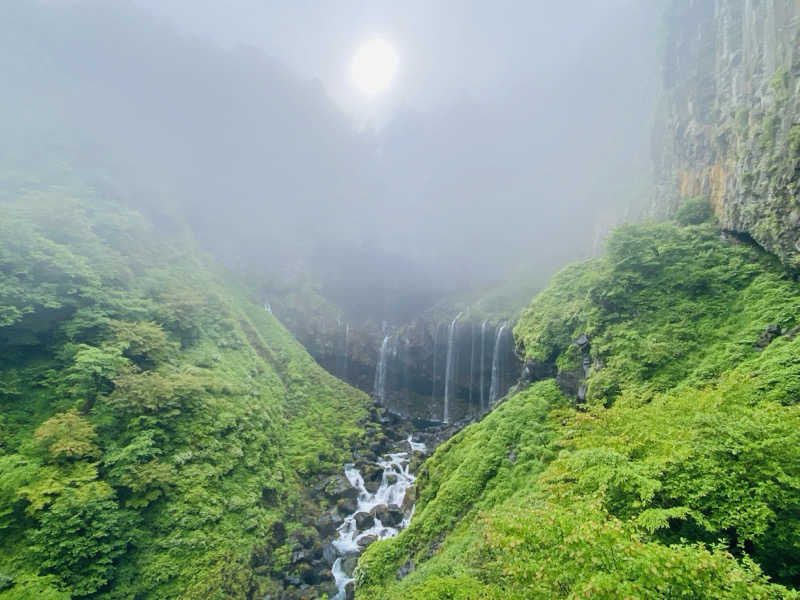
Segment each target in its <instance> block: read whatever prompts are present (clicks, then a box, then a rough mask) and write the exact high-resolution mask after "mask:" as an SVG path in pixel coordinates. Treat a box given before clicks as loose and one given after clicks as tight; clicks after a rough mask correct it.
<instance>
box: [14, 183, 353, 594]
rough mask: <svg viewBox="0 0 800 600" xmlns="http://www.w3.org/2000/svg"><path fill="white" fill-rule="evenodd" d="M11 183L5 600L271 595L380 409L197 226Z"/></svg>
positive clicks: (76, 192)
mask: <svg viewBox="0 0 800 600" xmlns="http://www.w3.org/2000/svg"><path fill="white" fill-rule="evenodd" d="M11 180H12V178H9V179H7V180H6V181H11ZM13 180H14V181H17V182H18V181H19V179H18V178H13ZM2 189H3V190H4V192H3V194H2V196H1V197H0V213H1V214H2V219H0V598H2V600H17V599H19V600H22V599H30V598H37V599H45V600H46V599H53V600H55V599H62V598H64V599H65V598H70V597H74V598H109V599H111V598H158V599H163V598H187V599H188V598H192V599H195V598H232V597H245V596H247V595H249V594H254V595H259V597H262V596H263V595H264V594H265V593H267V592H269V591H270V590H271V589H272V586H273V582H272V580H271V576H272V575H276V574H277V575H280V574H281V573H282V571H283V570H284V569H285V567H286V561H287V560H288V557H289V555H290V550H291V544H292V541H291V539H292V538H291V536H292V532H293V531H295V530H299V529H301V527H302V525H303V524H302V523H301V518H302V516H303V515H304V514H307V506H306V505H305V503H306V502H307V498H306V497H305V495H304V494H305V492H304V489H305V488H304V485H303V484H304V483H305V482H306V481H308V480H309V479H310V478H312V477H315V476H316V475H318V474H320V473H326V472H330V471H331V470H334V469H337V470H338V468H340V465H341V463H342V462H343V461H344V460H345V458H346V456H349V452H350V447H351V445H352V444H353V443H354V442H355V441H356V439H357V438H358V436H359V435H361V428H360V427H359V426H358V421H359V420H361V419H363V418H364V416H365V414H366V403H365V397H364V396H363V395H362V394H361V393H360V392H356V391H355V390H353V389H352V388H349V387H347V386H346V385H344V384H343V383H341V382H339V381H337V380H336V379H334V378H333V377H331V376H330V375H328V374H327V373H325V372H324V371H322V369H321V368H319V367H318V366H317V365H316V364H315V363H314V362H313V361H312V360H311V359H310V357H309V356H308V355H307V354H306V353H305V351H304V350H303V349H302V348H301V347H300V346H299V345H298V344H297V343H296V342H295V341H294V340H293V339H292V338H291V336H290V335H289V334H288V332H287V331H286V330H285V329H283V327H282V326H281V325H280V324H279V323H278V322H277V321H276V320H275V319H274V318H273V317H272V315H270V314H269V313H268V312H267V311H265V310H264V309H263V308H262V307H260V306H257V305H255V304H252V303H251V302H250V301H248V300H247V299H246V296H245V294H243V293H242V292H240V291H237V286H236V284H234V283H233V282H230V281H224V280H223V278H222V277H221V276H219V275H217V274H215V272H214V270H213V269H211V268H210V267H209V264H208V261H207V260H205V259H204V258H203V257H202V256H200V255H199V254H198V253H197V252H196V251H195V250H194V247H193V245H192V243H191V242H190V241H189V239H188V237H187V236H186V235H185V234H183V233H181V231H182V230H180V229H178V230H177V231H172V232H165V231H155V230H154V229H153V228H152V226H151V225H149V224H148V221H147V220H146V219H144V218H143V217H142V216H141V215H140V214H138V213H136V212H134V211H131V210H129V209H126V208H125V207H124V205H123V204H122V203H118V202H115V201H112V200H107V199H104V198H102V197H99V195H98V194H97V193H95V192H93V191H92V190H91V189H86V188H81V187H76V188H74V189H73V188H69V189H67V188H45V187H42V186H40V185H38V186H31V185H18V184H14V185H13V186H12V185H11V184H10V183H7V184H6V187H5V188H2Z"/></svg>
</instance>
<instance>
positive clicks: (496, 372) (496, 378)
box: [489, 322, 506, 407]
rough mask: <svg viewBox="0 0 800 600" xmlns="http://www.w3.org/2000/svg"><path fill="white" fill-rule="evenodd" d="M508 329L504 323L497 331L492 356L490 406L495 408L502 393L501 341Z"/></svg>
mask: <svg viewBox="0 0 800 600" xmlns="http://www.w3.org/2000/svg"><path fill="white" fill-rule="evenodd" d="M505 329H506V323H505V322H503V323H502V324H501V325H500V327H499V328H498V330H497V335H496V337H495V340H494V354H493V355H492V383H491V385H490V386H489V406H490V407H492V406H494V403H495V402H497V396H498V395H499V393H500V341H501V340H502V338H503V332H504V331H505Z"/></svg>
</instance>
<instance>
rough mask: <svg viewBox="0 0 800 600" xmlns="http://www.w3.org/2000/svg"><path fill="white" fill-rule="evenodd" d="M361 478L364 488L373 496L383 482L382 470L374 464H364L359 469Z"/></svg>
mask: <svg viewBox="0 0 800 600" xmlns="http://www.w3.org/2000/svg"><path fill="white" fill-rule="evenodd" d="M361 477H363V478H364V488H366V490H367V491H368V492H369V493H370V494H374V493H375V492H377V491H378V488H379V487H381V481H383V468H382V467H381V466H380V465H376V464H369V463H368V464H366V465H364V466H363V467H362V469H361Z"/></svg>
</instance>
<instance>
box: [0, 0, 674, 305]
mask: <svg viewBox="0 0 800 600" xmlns="http://www.w3.org/2000/svg"><path fill="white" fill-rule="evenodd" d="M0 2H2V0H0ZM658 4H659V2H658V1H657V0H653V1H652V2H650V1H649V0H648V1H646V2H645V1H643V0H567V1H559V2H555V1H553V0H516V1H512V0H492V1H489V0H480V1H478V0H461V1H457V0H402V1H400V0H391V1H390V0H372V1H366V0H328V1H323V0H314V1H312V0H280V1H268V0H224V1H223V0H16V2H15V3H13V4H12V10H10V11H8V12H7V13H6V14H4V17H6V18H5V19H0V56H2V57H3V58H4V59H6V62H7V63H8V65H11V67H12V69H11V71H9V72H8V74H7V79H6V81H8V82H11V83H10V84H9V85H8V86H7V90H4V94H0V104H2V103H3V102H5V103H6V104H8V105H9V107H8V108H7V109H6V110H5V111H3V112H0V122H2V118H3V116H5V117H6V118H7V120H9V125H11V126H13V127H15V128H16V129H17V130H19V131H18V135H19V138H20V139H21V140H25V142H26V143H27V144H28V145H31V146H32V149H31V151H30V155H31V156H32V157H35V156H36V152H38V149H37V148H35V144H34V142H35V140H37V139H40V140H41V143H42V145H43V147H46V148H52V144H50V143H49V141H48V140H50V139H52V138H53V137H55V138H56V139H62V140H65V141H67V142H68V143H69V144H71V145H72V147H73V149H72V150H71V151H70V152H69V158H70V160H71V161H73V162H76V161H77V160H78V159H79V158H80V160H81V161H83V162H82V165H81V167H80V172H89V170H90V169H91V170H92V171H94V170H99V166H100V164H101V163H102V164H104V165H105V166H104V168H105V169H108V170H111V171H112V172H113V175H112V176H110V179H112V180H114V181H116V182H118V185H119V187H121V188H123V189H126V190H127V189H129V188H130V187H131V183H133V184H135V185H136V186H138V187H140V188H142V189H149V190H153V189H157V190H160V191H159V193H163V194H164V196H165V197H166V198H169V199H171V200H173V201H174V202H175V203H177V204H180V205H182V206H184V207H188V208H185V209H184V212H185V213H186V214H188V215H189V218H190V220H191V221H192V222H193V224H194V225H195V230H196V231H197V232H198V235H199V236H200V238H201V239H203V240H204V241H206V242H208V244H209V245H210V246H211V247H213V248H215V249H216V251H218V253H220V254H221V255H224V256H225V258H226V262H228V263H232V264H235V265H242V264H246V265H248V267H249V270H250V271H252V272H256V273H257V274H258V276H259V277H262V278H264V279H268V278H269V277H271V275H270V276H268V275H267V272H268V271H270V270H272V271H276V270H281V271H283V272H285V274H286V273H288V275H287V277H293V276H294V274H295V273H297V272H302V271H303V269H307V268H312V267H313V268H319V267H320V264H321V263H326V260H327V261H328V263H329V264H324V265H323V266H324V269H326V270H328V271H330V272H336V271H337V269H339V268H342V269H344V270H345V271H346V272H345V273H343V274H341V276H340V275H339V274H337V275H336V276H337V277H338V278H339V280H340V284H341V286H340V287H341V288H343V289H353V290H356V289H363V290H366V289H369V290H373V289H379V288H380V289H390V288H391V290H392V291H391V292H386V293H387V294H389V293H391V294H394V295H397V294H399V293H400V291H398V290H408V289H412V288H414V287H415V286H419V287H420V288H427V289H433V292H431V293H432V294H444V293H447V292H451V291H464V290H468V289H471V288H474V287H476V286H483V285H486V284H489V283H492V282H497V281H499V280H502V279H503V278H504V277H507V276H508V274H509V273H512V272H515V271H516V270H517V269H518V268H519V267H520V266H521V265H525V266H531V265H533V266H536V265H544V266H546V267H547V269H549V270H552V269H555V268H558V267H559V266H562V265H563V264H565V263H566V262H568V261H569V260H575V259H581V258H584V257H586V256H587V255H589V254H590V253H591V252H592V249H593V248H594V247H595V241H596V240H597V239H598V232H602V231H603V230H604V228H606V227H607V226H608V225H611V224H613V223H615V222H619V221H620V220H622V219H623V218H624V217H625V214H626V213H625V206H626V205H629V204H631V203H632V202H634V201H638V202H639V203H640V204H641V205H644V204H645V200H646V198H645V197H644V196H645V195H646V193H647V191H646V190H647V187H646V185H643V182H644V181H645V180H646V177H647V173H648V171H649V168H650V162H651V161H650V156H649V155H650V149H649V140H650V132H651V123H652V118H653V116H654V111H655V106H656V102H655V101H656V98H657V91H658V85H657V84H658V78H659V67H658V65H659V61H658V56H657V51H656V49H657V46H658V43H657V39H658V31H659V27H660V25H659V15H658V10H657V6H658ZM154 15H155V18H154ZM159 21H160V22H161V26H158V22H159ZM376 36H377V37H381V38H383V39H385V40H387V41H389V42H390V43H391V44H392V45H393V46H394V47H395V49H396V52H397V55H398V59H399V68H398V73H397V78H396V80H395V81H394V83H393V85H391V86H390V87H389V89H388V90H387V91H386V92H384V93H383V94H382V95H379V96H375V97H372V98H368V97H367V96H366V95H364V94H363V93H362V92H361V91H358V90H357V89H356V87H354V86H353V84H352V81H351V77H350V73H349V69H350V64H351V60H352V58H353V56H354V54H355V53H356V51H357V49H358V48H359V47H360V46H361V45H362V44H363V43H364V42H366V41H368V40H370V39H372V38H375V37H376ZM243 47H245V50H244V51H243V50H242V48H243ZM253 47H254V48H255V49H256V50H257V52H253V51H252V48H253ZM265 57H266V59H265ZM14 65H16V67H15V70H14ZM12 72H13V74H14V77H16V78H17V83H14V82H13V81H12V79H11V75H12ZM315 82H316V83H315ZM14 97H16V100H14ZM14 102H17V105H15V104H14ZM23 107H24V108H23ZM20 114H28V115H29V120H28V121H26V122H24V123H23V122H21V121H20V119H19V118H18V115H20ZM366 125H371V126H370V127H365V126H366ZM34 130H36V131H39V132H40V135H39V136H38V138H37V135H34ZM79 144H80V145H81V148H82V151H81V152H80V153H79V152H77V149H76V147H77V145H79ZM9 150H10V151H11V150H13V154H14V155H20V154H21V153H20V147H19V145H17V146H16V147H14V148H13V149H12V148H10V149H9ZM106 163H108V164H106ZM111 163H113V164H111ZM37 164H38V163H37ZM141 196H142V198H143V200H142V202H145V201H146V200H147V199H150V198H153V197H157V195H156V194H154V193H153V192H152V191H151V192H148V193H142V194H141ZM151 204H153V203H152V202H151ZM154 204H156V205H160V204H161V203H160V202H155V203H154ZM220 248H222V249H220ZM354 256H357V257H358V260H360V261H361V263H360V264H361V265H362V266H360V267H356V266H354V265H355V264H356V263H355V262H354V261H355V260H356V259H355V258H354ZM296 265H304V266H296ZM309 265H310V266H309ZM401 272H403V273H405V276H404V278H403V280H402V281H403V283H402V284H400V283H399V282H400V273H401ZM282 276H283V275H282ZM323 278H324V276H323ZM358 278H361V280H363V281H361V282H359V281H356V280H357V279H358ZM359 283H363V284H364V285H362V286H361V287H359V285H358V284H359ZM359 293H360V292H359ZM371 294H374V292H372V291H370V292H363V294H362V295H371ZM421 295H422V294H421ZM429 296H430V294H429Z"/></svg>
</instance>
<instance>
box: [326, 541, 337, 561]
mask: <svg viewBox="0 0 800 600" xmlns="http://www.w3.org/2000/svg"><path fill="white" fill-rule="evenodd" d="M337 555H338V553H337V552H336V548H335V547H334V545H333V544H331V543H330V542H328V543H327V544H325V545H324V546H323V547H322V558H323V560H324V561H325V563H326V564H327V565H328V566H329V567H332V566H333V563H335V562H336V557H337Z"/></svg>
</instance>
